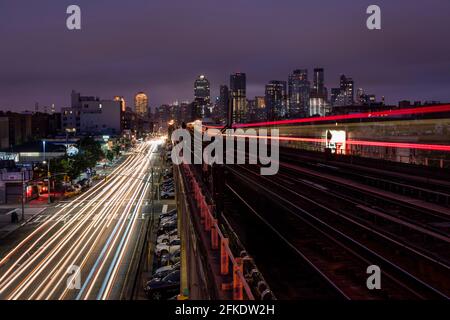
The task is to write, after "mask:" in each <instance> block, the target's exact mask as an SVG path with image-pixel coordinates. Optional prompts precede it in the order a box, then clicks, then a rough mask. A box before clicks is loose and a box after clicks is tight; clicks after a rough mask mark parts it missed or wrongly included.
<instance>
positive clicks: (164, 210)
mask: <svg viewBox="0 0 450 320" xmlns="http://www.w3.org/2000/svg"><path fill="white" fill-rule="evenodd" d="M168 208H169V205H167V204H165V205H163V209H162V213H167V209H168Z"/></svg>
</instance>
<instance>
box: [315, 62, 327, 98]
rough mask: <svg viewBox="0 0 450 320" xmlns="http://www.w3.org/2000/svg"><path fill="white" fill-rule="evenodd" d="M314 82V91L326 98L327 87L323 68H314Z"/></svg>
mask: <svg viewBox="0 0 450 320" xmlns="http://www.w3.org/2000/svg"><path fill="white" fill-rule="evenodd" d="M313 82H314V86H313V93H314V94H315V95H317V96H322V97H324V98H325V96H326V89H325V75H324V70H323V68H315V69H314V79H313Z"/></svg>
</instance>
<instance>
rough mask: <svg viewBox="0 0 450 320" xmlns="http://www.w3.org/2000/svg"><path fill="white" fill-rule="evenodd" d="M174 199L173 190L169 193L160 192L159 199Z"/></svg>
mask: <svg viewBox="0 0 450 320" xmlns="http://www.w3.org/2000/svg"><path fill="white" fill-rule="evenodd" d="M174 197H175V191H174V190H170V191H164V190H163V191H162V192H161V198H163V199H170V198H174Z"/></svg>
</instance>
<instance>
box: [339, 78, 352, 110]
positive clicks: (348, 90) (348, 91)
mask: <svg viewBox="0 0 450 320" xmlns="http://www.w3.org/2000/svg"><path fill="white" fill-rule="evenodd" d="M354 85H355V83H354V82H353V79H352V78H347V77H346V76H345V75H341V94H342V95H343V96H344V104H345V105H346V106H351V105H353V104H354V103H355V91H354Z"/></svg>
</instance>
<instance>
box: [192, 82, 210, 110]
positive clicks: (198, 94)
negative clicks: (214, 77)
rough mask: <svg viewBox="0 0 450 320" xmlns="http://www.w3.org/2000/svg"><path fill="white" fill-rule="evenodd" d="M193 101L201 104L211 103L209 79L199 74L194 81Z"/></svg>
mask: <svg viewBox="0 0 450 320" xmlns="http://www.w3.org/2000/svg"><path fill="white" fill-rule="evenodd" d="M194 97H195V101H196V102H198V103H199V104H201V105H208V104H210V103H211V93H210V89H209V81H208V79H207V78H206V76H204V75H200V76H199V77H198V78H197V79H196V80H195V82H194Z"/></svg>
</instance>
